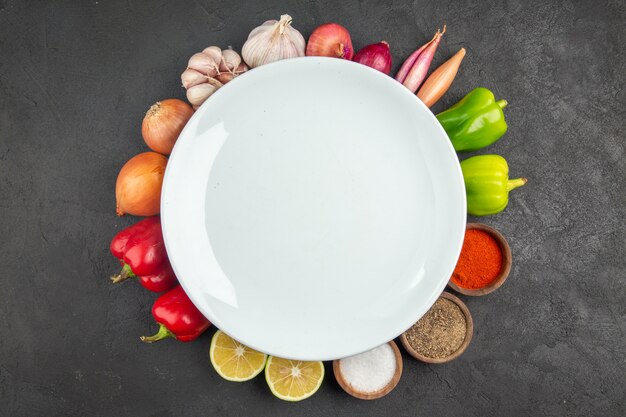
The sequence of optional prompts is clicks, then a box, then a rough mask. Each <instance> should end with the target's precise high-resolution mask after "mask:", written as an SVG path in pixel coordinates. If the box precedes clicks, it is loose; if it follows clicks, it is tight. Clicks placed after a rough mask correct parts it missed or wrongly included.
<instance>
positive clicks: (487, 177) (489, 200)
mask: <svg viewBox="0 0 626 417" xmlns="http://www.w3.org/2000/svg"><path fill="white" fill-rule="evenodd" d="M461 170H462V171H463V178H464V179H465V192H466V194H467V212H468V213H469V214H471V215H472V216H486V215H489V214H496V213H499V212H501V211H502V210H504V208H505V207H506V206H507V204H508V203H509V191H511V190H513V189H515V188H517V187H521V186H522V185H524V184H526V181H527V180H526V178H516V179H513V180H510V179H509V166H508V164H507V163H506V160H505V159H504V158H503V157H501V156H500V155H479V156H473V157H471V158H468V159H466V160H464V161H463V162H461Z"/></svg>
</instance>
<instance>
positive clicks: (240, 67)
mask: <svg viewBox="0 0 626 417" xmlns="http://www.w3.org/2000/svg"><path fill="white" fill-rule="evenodd" d="M249 69H250V67H248V66H247V65H246V63H245V62H241V64H239V65H238V66H237V68H235V74H241V73H244V72H246V71H248V70H249Z"/></svg>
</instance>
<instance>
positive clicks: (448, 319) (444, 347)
mask: <svg viewBox="0 0 626 417" xmlns="http://www.w3.org/2000/svg"><path fill="white" fill-rule="evenodd" d="M466 333H467V320H466V318H465V314H463V311H461V309H460V308H459V306H458V305H456V303H454V302H452V301H450V300H448V299H447V298H443V297H440V298H439V299H438V300H437V301H436V302H435V304H434V305H433V306H432V307H431V309H430V310H428V312H427V313H426V314H425V315H424V316H423V317H422V318H421V319H419V321H418V322H417V323H415V324H414V325H413V326H412V327H411V328H410V329H409V330H407V331H406V333H405V335H406V340H407V342H409V345H411V347H412V348H413V349H415V351H416V352H417V353H419V354H421V355H422V356H426V357H428V358H432V359H443V358H447V357H448V356H450V355H452V354H453V353H454V352H456V351H457V350H459V348H460V347H461V345H462V344H463V341H464V340H465V334H466Z"/></svg>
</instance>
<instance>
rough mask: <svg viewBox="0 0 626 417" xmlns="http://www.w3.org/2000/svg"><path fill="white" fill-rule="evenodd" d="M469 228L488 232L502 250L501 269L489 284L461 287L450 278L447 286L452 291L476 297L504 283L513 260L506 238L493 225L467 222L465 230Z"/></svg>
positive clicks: (488, 292) (492, 290)
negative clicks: (475, 287)
mask: <svg viewBox="0 0 626 417" xmlns="http://www.w3.org/2000/svg"><path fill="white" fill-rule="evenodd" d="M470 229H478V230H482V231H483V232H486V233H489V234H490V235H491V237H493V238H494V239H495V240H496V242H498V246H500V250H501V251H502V270H501V271H500V274H499V275H498V276H497V277H496V278H495V279H494V280H493V282H491V284H489V285H487V286H485V287H483V288H478V289H470V288H463V287H459V286H458V285H456V284H455V283H454V282H452V278H450V281H449V282H448V286H449V287H450V288H452V289H453V290H454V291H456V292H458V293H461V294H464V295H469V296H472V297H476V296H480V295H487V294H490V293H492V292H494V291H495V290H497V289H498V288H500V286H501V285H502V284H504V281H506V279H507V278H508V276H509V272H511V263H512V261H513V257H512V256H511V248H510V247H509V244H508V243H507V241H506V239H505V238H504V236H502V233H500V232H498V231H497V230H496V229H494V228H493V227H490V226H487V225H486V224H482V223H468V224H467V227H466V229H465V230H470Z"/></svg>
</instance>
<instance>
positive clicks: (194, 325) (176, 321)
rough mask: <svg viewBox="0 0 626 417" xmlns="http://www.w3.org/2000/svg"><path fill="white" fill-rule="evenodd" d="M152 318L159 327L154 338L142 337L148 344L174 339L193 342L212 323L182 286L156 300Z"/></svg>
mask: <svg viewBox="0 0 626 417" xmlns="http://www.w3.org/2000/svg"><path fill="white" fill-rule="evenodd" d="M152 316H153V317H154V320H156V322H157V324H158V325H159V331H158V332H157V333H156V334H155V335H153V336H141V340H142V341H143V342H146V343H152V342H158V341H159V340H162V339H165V338H168V337H173V338H175V339H176V340H180V341H181V342H191V341H192V340H194V339H196V338H197V337H198V336H200V335H201V334H202V333H203V332H204V331H205V330H206V329H208V328H209V326H210V325H211V322H210V321H209V320H208V319H207V318H206V317H204V316H203V315H202V313H200V311H199V310H198V309H197V308H196V306H194V305H193V303H192V302H191V300H190V299H189V297H187V294H185V291H184V290H183V287H181V286H180V285H178V286H176V287H175V288H174V289H171V290H169V291H168V292H166V293H165V294H163V295H161V296H160V297H159V298H157V299H156V301H155V302H154V305H153V306H152Z"/></svg>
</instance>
